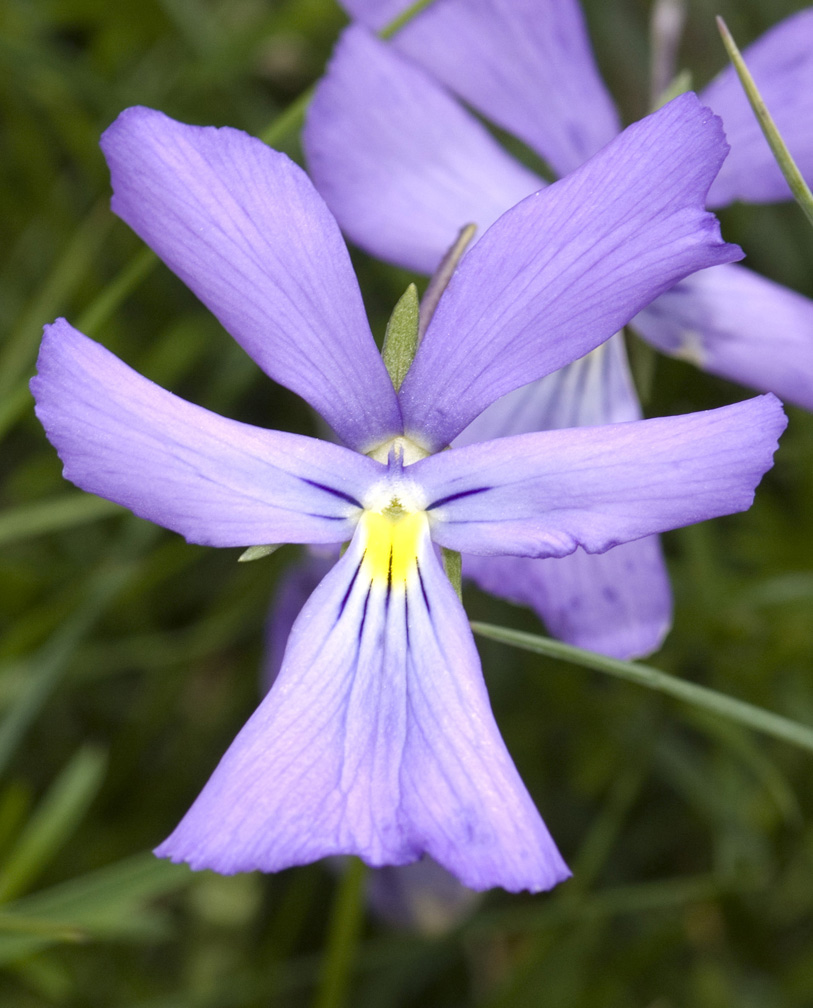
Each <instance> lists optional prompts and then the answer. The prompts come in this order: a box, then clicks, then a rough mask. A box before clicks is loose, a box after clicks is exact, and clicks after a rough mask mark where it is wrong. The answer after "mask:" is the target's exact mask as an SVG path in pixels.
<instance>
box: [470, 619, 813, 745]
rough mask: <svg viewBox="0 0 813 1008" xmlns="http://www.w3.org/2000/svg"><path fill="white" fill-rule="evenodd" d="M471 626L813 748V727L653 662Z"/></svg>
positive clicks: (486, 634)
mask: <svg viewBox="0 0 813 1008" xmlns="http://www.w3.org/2000/svg"><path fill="white" fill-rule="evenodd" d="M471 627H472V630H474V632H475V633H477V634H480V636H481V637H488V638H489V639H490V640H495V641H500V642H501V643H503V644H509V645H511V646H512V647H517V648H521V649H522V650H523V651H532V652H534V653H535V654H542V655H547V656H548V657H550V658H560V659H561V660H563V661H566V662H569V663H571V664H574V665H581V666H582V667H584V668H589V669H595V670H596V671H597V672H604V673H605V674H606V675H611V676H615V677H616V678H617V679H625V680H626V681H627V682H633V683H636V684H637V685H639V686H646V687H647V688H648V689H651V690H655V691H656V692H658V693H665V694H666V695H667V696H672V697H675V698H676V699H678V700H683V701H684V702H685V703H690V704H693V705H695V706H696V707H701V708H703V709H705V710H708V711H712V712H713V713H715V714H721V715H722V716H723V717H726V718H729V719H730V720H731V721H737V722H739V723H740V724H744V725H747V726H748V727H749V728H754V729H755V730H756V731H760V732H763V733H764V734H765V735H772V736H773V737H774V738H778V739H781V740H782V741H783V742H790V743H791V745H796V746H799V748H801V749H807V750H808V751H809V752H813V727H810V726H808V725H804V724H800V723H799V722H798V721H792V720H791V719H790V718H786V717H783V716H782V715H781V714H774V712H773V711H768V710H765V709H764V708H763V707H757V706H755V705H754V704H749V703H746V702H745V701H744V700H738V699H737V698H736V697H731V696H728V695H727V694H725V693H719V692H717V690H713V689H709V688H708V687H707V686H699V685H698V684H697V683H692V682H686V681H685V680H684V679H678V678H676V677H675V676H671V675H669V674H668V673H666V672H661V671H660V670H659V669H655V668H652V667H651V666H650V665H641V664H639V663H638V662H625V661H620V660H619V659H617V658H608V657H606V655H600V654H596V653H594V652H593V651H585V650H584V649H583V648H578V647H574V646H573V645H572V644H564V643H562V641H557V640H553V639H552V638H550V637H539V636H537V635H536V634H529V633H524V632H523V631H521V630H509V629H508V628H507V627H499V626H492V625H491V624H489V623H472V624H471Z"/></svg>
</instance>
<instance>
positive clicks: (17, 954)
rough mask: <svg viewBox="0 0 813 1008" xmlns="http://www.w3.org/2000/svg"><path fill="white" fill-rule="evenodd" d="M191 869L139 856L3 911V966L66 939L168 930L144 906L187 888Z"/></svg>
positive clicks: (138, 936) (144, 936)
mask: <svg viewBox="0 0 813 1008" xmlns="http://www.w3.org/2000/svg"><path fill="white" fill-rule="evenodd" d="M191 879H192V873H191V871H190V870H189V869H188V868H187V867H185V866H181V865H175V864H171V863H170V862H168V861H161V860H159V859H158V858H156V857H153V855H152V854H139V855H137V856H136V857H133V858H128V859H127V860H125V861H120V862H117V863H116V864H113V865H110V866H108V867H106V868H102V869H100V870H99V871H95V872H91V873H89V874H87V875H82V876H80V877H79V878H76V879H71V880H70V881H69V882H64V883H63V884H61V885H58V886H54V887H53V888H51V889H47V890H45V891H44V892H40V893H36V894H35V895H33V896H27V897H25V899H20V900H17V901H16V902H14V903H9V904H8V905H7V906H5V907H3V910H2V911H0V965H5V964H7V963H9V962H13V961H14V960H15V959H20V958H22V957H23V956H28V955H30V954H31V953H32V952H36V951H38V950H39V949H41V948H45V947H47V946H48V945H53V944H55V943H58V942H62V941H86V940H92V939H96V940H103V939H121V938H131V939H139V940H142V939H149V938H154V937H157V936H160V935H161V934H162V933H163V931H164V925H163V920H162V918H161V917H160V916H159V915H158V914H156V913H155V912H154V911H150V910H148V909H145V908H144V903H146V902H147V901H148V900H151V899H154V898H156V897H158V896H164V895H166V894H167V893H170V892H173V891H174V890H176V889H179V888H181V887H182V886H185V885H186V884H187V883H188V882H189V881H190V880H191Z"/></svg>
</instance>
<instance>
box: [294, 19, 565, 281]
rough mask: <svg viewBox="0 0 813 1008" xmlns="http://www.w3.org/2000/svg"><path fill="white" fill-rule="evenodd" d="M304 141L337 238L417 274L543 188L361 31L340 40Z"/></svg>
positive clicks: (450, 102) (411, 68)
mask: <svg viewBox="0 0 813 1008" xmlns="http://www.w3.org/2000/svg"><path fill="white" fill-rule="evenodd" d="M371 94H373V95H375V101H374V102H370V100H369V96H370V95H371ZM302 140H303V146H304V149H305V154H306V156H307V159H308V169H309V171H310V174H311V177H312V178H313V180H314V183H315V184H316V187H317V189H318V190H319V192H320V193H321V194H322V196H323V197H324V198H325V201H326V202H327V204H328V206H329V207H330V209H331V211H332V212H333V213H334V214H335V216H336V219H337V220H338V221H339V223H340V224H341V226H342V229H343V231H344V233H345V234H346V235H347V236H348V237H349V238H350V239H351V240H352V241H354V242H355V243H356V244H357V245H359V246H361V248H363V249H365V250H366V251H368V252H370V253H371V254H372V255H375V256H378V257H380V258H383V259H387V260H389V261H391V262H395V263H397V264H398V265H401V266H405V267H407V268H409V269H414V270H417V271H419V272H423V273H432V272H433V271H434V270H435V268H436V267H437V265H438V263H439V262H440V259H441V258H442V256H443V255H444V253H445V252H446V250H447V249H448V248H449V246H450V245H451V244H452V242H453V241H454V239H455V237H456V235H457V233H458V231H459V230H460V228H461V227H464V226H465V225H466V224H472V223H473V224H477V226H478V234H480V233H482V232H483V231H484V230H485V229H486V228H488V227H489V225H491V224H492V223H493V222H494V221H495V220H496V219H497V217H499V216H500V214H502V213H503V212H504V211H505V210H507V209H508V208H509V207H512V206H513V205H514V204H515V203H518V202H519V201H520V200H521V199H524V198H525V197H526V196H528V195H529V194H530V193H532V192H535V191H536V190H537V189H541V188H542V187H543V186H544V185H545V183H544V182H543V181H542V180H541V179H540V178H538V176H536V175H535V174H534V173H533V172H530V171H528V169H526V168H524V167H523V166H522V165H521V164H519V162H518V161H515V160H514V159H513V158H511V157H509V156H508V155H507V154H506V153H505V151H503V149H502V148H501V147H500V146H499V144H497V143H496V142H495V141H494V140H493V139H492V137H491V135H490V134H489V133H488V132H487V131H486V130H485V129H484V128H483V127H482V126H481V125H480V123H479V122H478V121H477V120H476V119H475V118H474V117H473V116H472V115H470V114H469V113H468V112H466V111H465V110H464V109H463V108H462V107H461V106H460V105H459V104H458V103H457V102H456V101H455V100H454V99H453V98H452V97H451V96H450V95H449V94H448V93H447V92H446V91H444V90H443V89H442V88H441V87H440V86H439V85H438V84H437V83H436V82H435V81H434V80H433V79H432V78H430V77H428V76H427V75H426V74H425V73H424V72H423V71H422V70H421V69H420V68H419V67H417V66H416V65H415V64H413V63H411V62H409V61H408V60H406V59H404V58H403V57H401V56H399V55H398V53H397V52H395V51H394V50H393V49H392V47H391V46H387V45H384V43H382V42H380V41H379V40H378V39H376V38H374V37H373V36H371V35H369V34H368V33H367V32H366V31H365V30H364V29H362V28H359V27H354V28H349V29H348V30H347V31H346V32H345V33H344V34H343V35H342V37H341V39H340V40H339V43H338V45H337V46H336V49H335V50H334V53H333V57H332V59H331V61H330V65H329V66H328V70H327V73H326V74H325V76H324V77H323V78H322V80H321V81H320V82H319V84H318V85H317V88H316V93H315V95H314V98H313V101H312V102H311V104H310V107H309V109H308V115H307V120H306V123H305V130H304V133H303V137H302Z"/></svg>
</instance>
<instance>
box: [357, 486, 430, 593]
mask: <svg viewBox="0 0 813 1008" xmlns="http://www.w3.org/2000/svg"><path fill="white" fill-rule="evenodd" d="M361 524H362V527H363V529H364V532H365V533H366V542H365V544H364V550H365V552H364V561H363V569H364V573H365V574H366V575H368V576H369V578H370V580H371V581H376V580H377V581H379V583H381V582H383V583H384V584H390V583H391V584H394V585H397V584H402V583H403V582H405V581H406V580H407V578H408V577H409V575H410V574H411V573H412V572H413V571H414V570H415V569H416V561H417V558H418V549H419V547H420V541H421V537H422V535H423V532H424V530H425V528H426V525H427V517H426V513H425V512H423V511H406V510H404V508H402V507H401V506H400V504H399V502H398V501H397V499H396V500H393V501H392V502H391V503H390V505H389V507H387V508H385V509H384V510H383V511H365V512H364V514H363V515H362V518H361Z"/></svg>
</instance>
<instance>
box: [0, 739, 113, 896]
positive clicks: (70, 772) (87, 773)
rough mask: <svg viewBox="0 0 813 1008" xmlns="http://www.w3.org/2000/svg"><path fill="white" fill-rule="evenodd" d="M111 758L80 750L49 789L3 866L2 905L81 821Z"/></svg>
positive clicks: (21, 889) (43, 865)
mask: <svg viewBox="0 0 813 1008" xmlns="http://www.w3.org/2000/svg"><path fill="white" fill-rule="evenodd" d="M106 764H107V757H106V756H105V754H104V753H101V752H99V751H98V750H97V749H95V748H93V747H91V746H86V747H85V748H83V749H80V750H79V752H77V753H76V755H75V756H74V757H73V759H72V760H71V761H70V762H69V763H68V765H67V766H66V767H65V768H64V769H63V771H62V773H61V774H60V775H59V776H58V777H57V779H56V780H55V781H54V782H53V784H52V785H51V787H50V788H49V789H48V792H47V794H46V795H45V797H44V798H43V800H42V802H41V803H40V805H39V807H38V808H37V809H36V811H35V812H34V814H33V816H32V817H31V818H30V819H29V821H28V823H27V824H26V826H25V828H24V829H23V831H22V832H21V833H20V835H19V837H18V838H17V843H16V844H15V846H14V847H13V849H12V850H11V852H10V854H9V855H8V857H7V858H6V859H5V862H4V863H3V865H2V867H0V902H5V901H7V900H10V899H13V898H14V897H15V896H18V895H19V894H20V893H22V892H24V891H25V890H26V889H27V888H28V886H29V884H30V883H31V881H32V879H34V878H35V877H36V876H37V875H38V874H39V873H40V872H41V871H42V870H43V869H44V868H46V867H47V865H48V863H49V862H50V860H51V857H52V856H53V855H54V854H55V853H56V851H58V850H59V848H60V847H61V846H62V845H63V844H64V843H65V841H66V840H67V839H68V837H69V836H70V835H71V833H72V832H73V830H74V828H75V827H76V826H77V825H78V824H79V823H80V822H81V820H82V818H83V817H84V814H85V812H86V811H87V808H88V806H89V805H90V803H91V802H92V801H93V799H94V798H95V797H96V794H97V793H98V791H99V788H100V787H101V785H102V780H103V778H104V771H105V766H106Z"/></svg>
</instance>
